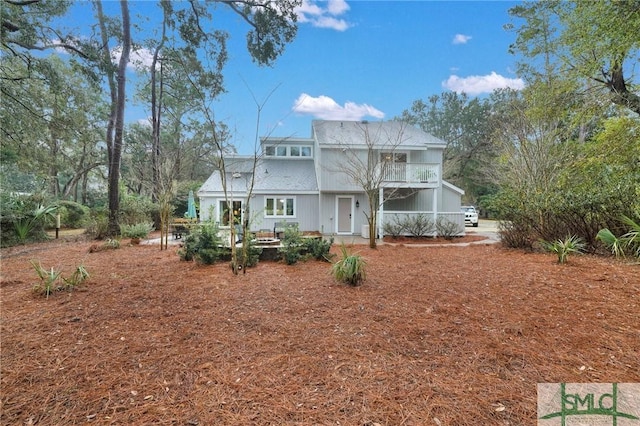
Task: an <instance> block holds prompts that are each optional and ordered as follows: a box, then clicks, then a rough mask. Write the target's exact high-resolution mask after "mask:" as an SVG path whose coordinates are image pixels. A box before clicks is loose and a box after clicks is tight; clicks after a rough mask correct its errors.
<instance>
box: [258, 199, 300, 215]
mask: <svg viewBox="0 0 640 426" xmlns="http://www.w3.org/2000/svg"><path fill="white" fill-rule="evenodd" d="M264 215H265V217H295V198H293V197H267V198H265V204H264Z"/></svg>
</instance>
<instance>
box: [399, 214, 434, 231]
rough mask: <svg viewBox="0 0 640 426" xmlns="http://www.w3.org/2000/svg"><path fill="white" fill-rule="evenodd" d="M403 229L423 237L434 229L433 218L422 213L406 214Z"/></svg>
mask: <svg viewBox="0 0 640 426" xmlns="http://www.w3.org/2000/svg"><path fill="white" fill-rule="evenodd" d="M402 224H403V225H404V230H405V231H406V232H408V233H409V234H410V235H412V236H414V237H424V236H426V235H428V234H432V233H433V231H434V230H435V227H434V223H433V220H432V219H431V218H429V217H428V216H427V215H425V214H424V213H418V214H417V215H415V216H407V217H406V218H405V219H404V221H402Z"/></svg>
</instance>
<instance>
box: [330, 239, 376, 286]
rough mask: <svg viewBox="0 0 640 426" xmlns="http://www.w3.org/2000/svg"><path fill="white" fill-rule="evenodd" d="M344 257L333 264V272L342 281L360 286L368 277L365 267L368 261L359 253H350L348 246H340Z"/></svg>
mask: <svg viewBox="0 0 640 426" xmlns="http://www.w3.org/2000/svg"><path fill="white" fill-rule="evenodd" d="M340 251H341V254H342V257H341V258H340V259H339V260H338V261H336V262H335V263H334V264H333V267H332V268H331V273H332V274H333V276H334V277H335V279H337V280H338V281H340V282H343V283H346V284H349V285H352V286H358V285H360V284H361V283H362V282H363V281H364V280H365V279H366V277H367V274H366V271H365V267H366V264H367V262H366V261H365V260H364V259H363V258H362V256H360V255H359V254H350V253H349V251H348V250H347V248H346V246H345V245H344V244H343V245H342V246H341V247H340Z"/></svg>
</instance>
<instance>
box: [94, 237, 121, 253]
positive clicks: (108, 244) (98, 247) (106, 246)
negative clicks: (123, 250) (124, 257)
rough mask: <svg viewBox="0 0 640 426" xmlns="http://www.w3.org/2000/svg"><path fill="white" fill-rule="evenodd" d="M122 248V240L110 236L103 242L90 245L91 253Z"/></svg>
mask: <svg viewBox="0 0 640 426" xmlns="http://www.w3.org/2000/svg"><path fill="white" fill-rule="evenodd" d="M119 248H120V240H118V239H117V238H113V239H112V238H108V239H106V240H105V241H104V242H103V243H102V244H92V245H91V247H89V253H97V252H100V251H105V250H117V249H119Z"/></svg>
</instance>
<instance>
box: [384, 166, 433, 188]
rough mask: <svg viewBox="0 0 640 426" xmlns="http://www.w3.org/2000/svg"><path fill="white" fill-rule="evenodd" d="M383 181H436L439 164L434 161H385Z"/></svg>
mask: <svg viewBox="0 0 640 426" xmlns="http://www.w3.org/2000/svg"><path fill="white" fill-rule="evenodd" d="M382 167H384V169H383V180H384V181H385V182H410V183H437V182H438V179H439V176H438V171H439V166H438V164H435V163H385V164H383V165H382Z"/></svg>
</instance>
